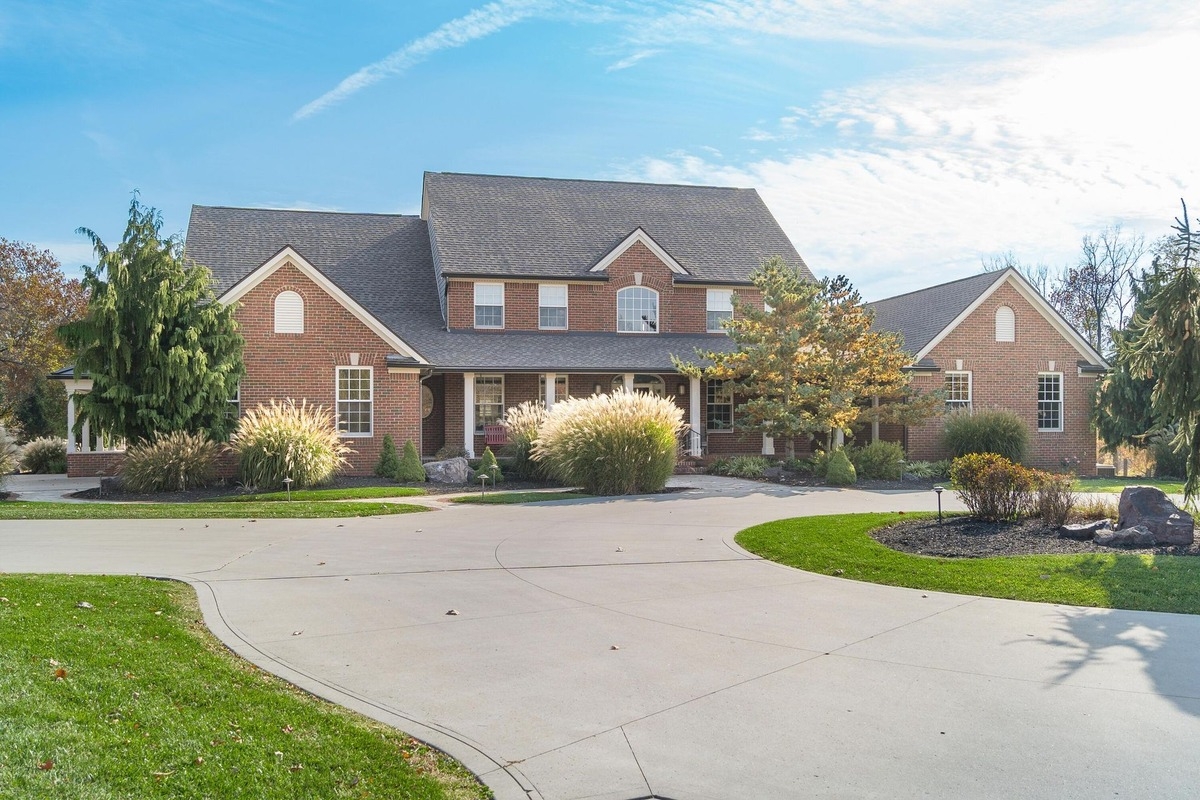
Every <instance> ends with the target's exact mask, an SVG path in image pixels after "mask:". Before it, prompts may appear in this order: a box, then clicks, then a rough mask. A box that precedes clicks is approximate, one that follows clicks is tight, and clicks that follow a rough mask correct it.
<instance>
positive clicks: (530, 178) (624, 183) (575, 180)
mask: <svg viewBox="0 0 1200 800" xmlns="http://www.w3.org/2000/svg"><path fill="white" fill-rule="evenodd" d="M425 174H426V175H456V176H460V177H465V178H515V179H517V180H523V181H553V182H555V183H607V184H617V185H619V186H660V187H668V188H676V189H721V190H723V191H733V192H754V193H755V194H757V193H758V190H757V189H755V188H754V187H753V186H713V185H711V184H707V183H655V182H653V181H617V180H610V179H605V178H552V177H549V176H546V175H499V174H493V173H487V172H444V171H434V170H426V171H425Z"/></svg>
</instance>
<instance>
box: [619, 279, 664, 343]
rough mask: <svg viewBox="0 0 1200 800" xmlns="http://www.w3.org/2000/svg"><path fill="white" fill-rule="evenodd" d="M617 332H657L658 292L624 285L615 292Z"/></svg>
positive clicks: (643, 287)
mask: <svg viewBox="0 0 1200 800" xmlns="http://www.w3.org/2000/svg"><path fill="white" fill-rule="evenodd" d="M617 332H618V333H658V292H656V291H654V290H653V289H647V288H646V287H645V286H626V287H625V288H624V289H621V290H619V291H618V292H617Z"/></svg>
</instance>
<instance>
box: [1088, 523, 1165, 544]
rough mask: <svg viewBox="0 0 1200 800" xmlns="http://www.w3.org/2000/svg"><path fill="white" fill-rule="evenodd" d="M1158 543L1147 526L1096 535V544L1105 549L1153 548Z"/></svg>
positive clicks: (1135, 526)
mask: <svg viewBox="0 0 1200 800" xmlns="http://www.w3.org/2000/svg"><path fill="white" fill-rule="evenodd" d="M1157 543H1158V542H1157V541H1156V540H1155V538H1154V534H1153V533H1152V532H1151V531H1150V530H1149V529H1148V528H1147V527H1146V526H1145V525H1134V526H1133V527H1132V528H1121V529H1120V530H1117V531H1102V532H1100V533H1097V534H1096V544H1099V545H1103V546H1105V547H1153V546H1154V545H1155V544H1157Z"/></svg>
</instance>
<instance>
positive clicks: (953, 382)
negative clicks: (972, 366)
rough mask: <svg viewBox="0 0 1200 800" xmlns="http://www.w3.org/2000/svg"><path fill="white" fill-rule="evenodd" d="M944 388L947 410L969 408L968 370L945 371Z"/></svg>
mask: <svg viewBox="0 0 1200 800" xmlns="http://www.w3.org/2000/svg"><path fill="white" fill-rule="evenodd" d="M945 390H946V410H947V411H970V410H971V373H970V372H960V371H955V372H947V373H946V384H945Z"/></svg>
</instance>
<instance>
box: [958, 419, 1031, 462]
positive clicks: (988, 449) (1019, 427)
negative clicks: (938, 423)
mask: <svg viewBox="0 0 1200 800" xmlns="http://www.w3.org/2000/svg"><path fill="white" fill-rule="evenodd" d="M942 444H943V445H945V447H946V449H947V450H949V451H950V452H951V453H953V454H954V457H955V458H957V457H959V456H965V455H968V454H970V453H995V454H996V455H998V456H1003V457H1004V458H1006V459H1008V460H1009V461H1013V462H1016V463H1020V462H1022V461H1024V460H1025V457H1026V456H1027V455H1028V453H1029V427H1028V426H1027V425H1026V424H1025V421H1024V420H1023V419H1021V418H1020V417H1018V416H1017V415H1016V414H1014V413H1013V412H1011V411H1003V410H994V411H977V412H975V413H970V412H966V411H956V412H954V413H953V414H949V415H947V416H946V422H945V425H944V426H943V427H942Z"/></svg>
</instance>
